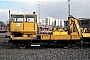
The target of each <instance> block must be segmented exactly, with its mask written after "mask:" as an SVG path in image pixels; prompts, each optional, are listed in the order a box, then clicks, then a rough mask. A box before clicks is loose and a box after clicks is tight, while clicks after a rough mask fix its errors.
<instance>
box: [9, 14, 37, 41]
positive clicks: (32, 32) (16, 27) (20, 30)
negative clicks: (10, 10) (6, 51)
mask: <svg viewBox="0 0 90 60" xmlns="http://www.w3.org/2000/svg"><path fill="white" fill-rule="evenodd" d="M21 15H22V16H24V17H23V22H14V16H21ZM25 16H30V17H33V20H34V21H33V22H27V21H26V17H25ZM11 18H12V21H11V22H10V30H9V33H10V38H12V40H34V39H37V30H38V29H37V27H38V26H37V25H38V24H37V22H36V19H37V18H36V15H35V14H20V15H18V14H12V17H11ZM18 18H20V17H17V18H16V19H18ZM18 34H21V35H20V36H19V35H18Z"/></svg>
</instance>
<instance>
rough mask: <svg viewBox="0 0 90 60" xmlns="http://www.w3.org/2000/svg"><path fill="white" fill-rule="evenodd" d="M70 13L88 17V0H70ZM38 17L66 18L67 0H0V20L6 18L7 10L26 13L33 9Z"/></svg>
mask: <svg viewBox="0 0 90 60" xmlns="http://www.w3.org/2000/svg"><path fill="white" fill-rule="evenodd" d="M69 3H70V14H71V15H73V16H74V17H76V18H90V0H70V2H69ZM38 4H39V5H38ZM39 6H40V18H41V19H45V18H46V17H53V18H56V19H63V20H67V17H68V2H67V0H0V20H2V21H5V20H8V11H9V10H10V11H11V13H19V14H20V13H28V14H31V13H32V12H33V11H35V12H36V14H37V15H38V16H39Z"/></svg>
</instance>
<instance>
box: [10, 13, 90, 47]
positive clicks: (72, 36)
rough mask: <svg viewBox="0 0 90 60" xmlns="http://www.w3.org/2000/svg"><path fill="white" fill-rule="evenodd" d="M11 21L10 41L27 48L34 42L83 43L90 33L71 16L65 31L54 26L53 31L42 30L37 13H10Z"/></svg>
mask: <svg viewBox="0 0 90 60" xmlns="http://www.w3.org/2000/svg"><path fill="white" fill-rule="evenodd" d="M9 16H11V22H10V23H9V33H10V40H9V41H10V42H11V43H13V44H14V45H15V46H17V47H19V48H25V47H26V46H27V45H31V44H33V43H38V44H40V45H41V44H46V45H47V44H49V43H56V44H57V45H60V44H61V45H62V44H63V45H64V46H68V44H75V43H76V42H77V41H78V42H80V43H81V45H82V41H83V40H82V39H83V38H89V37H90V33H85V32H84V33H83V32H82V30H81V28H80V25H79V22H78V19H77V18H74V17H73V16H71V15H70V16H69V18H68V22H69V29H68V31H64V29H63V28H61V27H59V28H56V27H55V26H54V28H53V30H52V31H46V33H43V34H42V32H44V31H41V34H37V33H38V32H39V31H40V30H39V29H38V24H37V15H36V14H35V12H33V14H10V13H9Z"/></svg>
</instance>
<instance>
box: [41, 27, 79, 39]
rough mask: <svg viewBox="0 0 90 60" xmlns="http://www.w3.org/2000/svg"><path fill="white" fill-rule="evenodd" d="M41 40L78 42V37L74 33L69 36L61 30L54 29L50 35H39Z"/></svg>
mask: <svg viewBox="0 0 90 60" xmlns="http://www.w3.org/2000/svg"><path fill="white" fill-rule="evenodd" d="M41 40H80V37H79V36H78V34H77V33H76V32H73V33H72V34H71V35H69V34H68V31H63V29H62V28H58V30H57V29H56V28H55V27H54V29H53V31H52V34H41Z"/></svg>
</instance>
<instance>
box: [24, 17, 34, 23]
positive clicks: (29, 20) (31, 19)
mask: <svg viewBox="0 0 90 60" xmlns="http://www.w3.org/2000/svg"><path fill="white" fill-rule="evenodd" d="M25 18H26V22H34V16H31V15H26V16H25Z"/></svg>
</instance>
